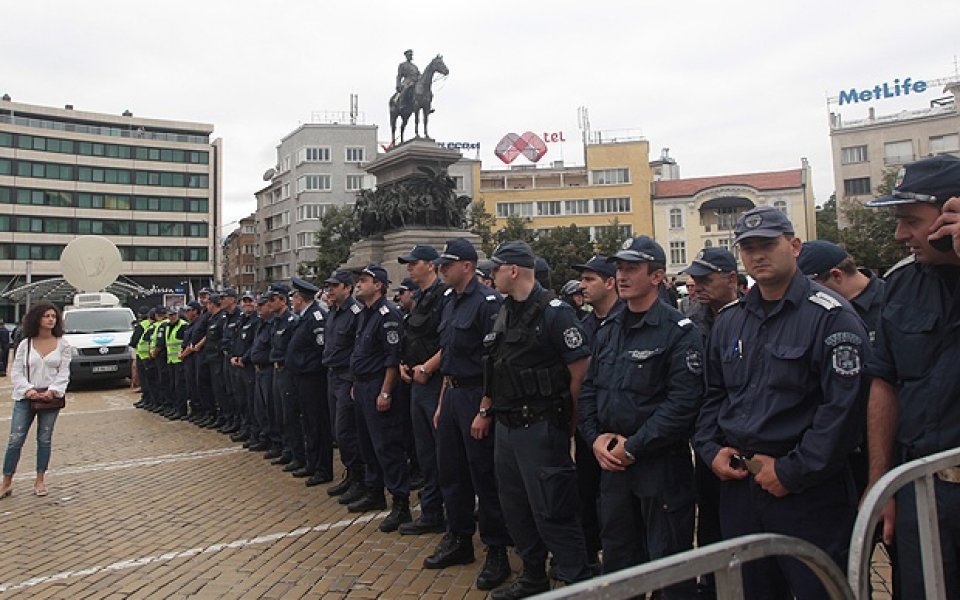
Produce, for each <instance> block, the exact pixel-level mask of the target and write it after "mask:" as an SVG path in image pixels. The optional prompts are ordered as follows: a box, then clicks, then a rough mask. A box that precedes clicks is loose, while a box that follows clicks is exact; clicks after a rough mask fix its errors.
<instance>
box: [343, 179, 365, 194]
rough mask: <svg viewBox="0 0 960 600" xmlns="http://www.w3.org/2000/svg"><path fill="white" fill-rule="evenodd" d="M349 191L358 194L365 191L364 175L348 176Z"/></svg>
mask: <svg viewBox="0 0 960 600" xmlns="http://www.w3.org/2000/svg"><path fill="white" fill-rule="evenodd" d="M346 189H347V191H348V192H358V191H360V190H362V189H363V175H347V188H346Z"/></svg>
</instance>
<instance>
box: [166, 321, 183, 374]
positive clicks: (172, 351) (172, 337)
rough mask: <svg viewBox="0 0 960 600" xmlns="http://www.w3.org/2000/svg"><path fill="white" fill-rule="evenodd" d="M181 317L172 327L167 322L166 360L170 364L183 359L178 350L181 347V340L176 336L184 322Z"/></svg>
mask: <svg viewBox="0 0 960 600" xmlns="http://www.w3.org/2000/svg"><path fill="white" fill-rule="evenodd" d="M184 322H185V321H184V320H183V319H179V320H178V321H177V323H176V325H173V326H172V327H171V326H170V324H169V323H168V324H167V336H166V338H167V339H166V342H167V362H168V363H169V364H171V365H175V364H178V363H181V362H183V359H182V358H180V350H181V349H182V348H183V340H182V339H180V338H178V337H177V334H178V333H180V330H181V329H183V324H184Z"/></svg>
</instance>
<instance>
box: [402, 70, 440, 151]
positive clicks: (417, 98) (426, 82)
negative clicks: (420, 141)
mask: <svg viewBox="0 0 960 600" xmlns="http://www.w3.org/2000/svg"><path fill="white" fill-rule="evenodd" d="M436 73H441V74H443V75H449V74H450V70H449V69H447V65H445V64H443V56H441V55H440V54H438V55H437V56H436V57H435V58H434V59H433V60H431V61H430V64H428V65H427V68H426V69H424V70H423V75H421V76H420V79H418V80H417V83H416V84H415V85H414V86H413V87H412V88H408V89H406V90H404V91H403V92H401V93H400V94H394V95H393V96H391V97H390V139H391V144H392V145H393V144H396V143H397V117H400V118H401V119H402V120H401V122H400V143H403V130H404V129H406V127H407V121H408V120H409V119H410V115H411V114H412V115H413V132H414V135H416V136H417V137H420V115H421V114H423V137H426V138H429V137H430V134H429V133H427V122H428V120H429V118H430V113H432V112H433V109H431V108H430V103H431V102H433V92H432V91H431V89H430V86H431V85H433V76H434V74H436Z"/></svg>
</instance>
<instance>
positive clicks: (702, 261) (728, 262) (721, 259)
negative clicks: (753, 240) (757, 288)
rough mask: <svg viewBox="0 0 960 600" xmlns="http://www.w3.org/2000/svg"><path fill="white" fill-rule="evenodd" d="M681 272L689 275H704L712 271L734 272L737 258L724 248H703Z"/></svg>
mask: <svg viewBox="0 0 960 600" xmlns="http://www.w3.org/2000/svg"><path fill="white" fill-rule="evenodd" d="M683 272H684V273H686V274H687V275H689V276H691V277H706V276H707V275H710V274H712V273H736V272H737V259H736V258H735V257H734V256H733V253H732V252H730V251H729V250H727V249H726V248H704V249H703V250H701V251H700V252H698V253H697V257H696V258H694V259H693V262H692V263H690V266H689V267H687V268H686V269H684V271H683Z"/></svg>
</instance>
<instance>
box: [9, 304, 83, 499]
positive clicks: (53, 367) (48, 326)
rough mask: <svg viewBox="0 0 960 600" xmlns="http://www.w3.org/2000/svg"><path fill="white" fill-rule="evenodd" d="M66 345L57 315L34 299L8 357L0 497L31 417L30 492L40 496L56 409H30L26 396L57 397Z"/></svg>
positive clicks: (64, 375)
mask: <svg viewBox="0 0 960 600" xmlns="http://www.w3.org/2000/svg"><path fill="white" fill-rule="evenodd" d="M70 357H71V349H70V345H69V344H67V342H66V340H64V339H63V318H62V317H61V315H60V311H59V310H58V309H57V307H55V306H54V305H52V304H48V303H41V304H36V305H34V306H33V308H31V309H30V311H29V312H28V313H27V314H26V316H25V317H24V318H23V340H22V341H21V342H20V344H19V345H18V346H17V353H16V355H15V356H14V359H13V365H12V369H11V376H12V378H13V400H14V403H13V418H12V420H11V422H10V441H9V443H8V444H7V453H6V455H5V456H4V458H3V483H2V484H0V499H2V498H6V497H7V496H9V495H10V494H11V493H12V491H13V474H14V473H15V472H16V470H17V463H18V462H20V449H21V448H23V442H24V441H26V439H27V434H28V433H29V432H30V426H31V425H32V424H33V419H34V417H36V418H37V479H36V481H35V482H34V484H33V493H34V494H36V495H37V496H46V495H47V487H46V485H45V484H44V482H43V476H44V473H45V472H46V470H47V466H48V465H49V464H50V444H51V441H52V439H53V425H54V423H56V422H57V415H58V414H59V413H60V410H59V409H52V410H42V411H34V410H33V408H31V405H30V401H31V400H40V399H47V400H52V399H53V398H55V397H56V398H62V397H63V395H64V394H65V393H66V391H67V384H68V383H69V382H70Z"/></svg>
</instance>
